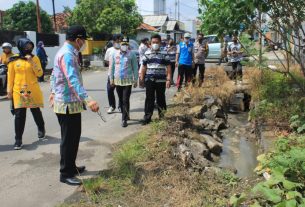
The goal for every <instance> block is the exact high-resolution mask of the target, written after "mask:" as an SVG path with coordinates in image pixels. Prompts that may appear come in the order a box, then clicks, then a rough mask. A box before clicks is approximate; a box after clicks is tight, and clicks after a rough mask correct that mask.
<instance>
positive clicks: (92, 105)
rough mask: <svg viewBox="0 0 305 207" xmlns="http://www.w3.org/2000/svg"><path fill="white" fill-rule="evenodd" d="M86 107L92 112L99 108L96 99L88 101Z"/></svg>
mask: <svg viewBox="0 0 305 207" xmlns="http://www.w3.org/2000/svg"><path fill="white" fill-rule="evenodd" d="M88 107H89V108H90V109H91V111H93V112H98V110H99V109H100V107H99V105H98V103H97V102H96V101H89V102H88Z"/></svg>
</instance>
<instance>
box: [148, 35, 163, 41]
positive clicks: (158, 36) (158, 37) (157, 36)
mask: <svg viewBox="0 0 305 207" xmlns="http://www.w3.org/2000/svg"><path fill="white" fill-rule="evenodd" d="M150 39H151V40H152V39H159V41H160V42H161V36H160V35H159V34H154V35H153V36H151V38H150Z"/></svg>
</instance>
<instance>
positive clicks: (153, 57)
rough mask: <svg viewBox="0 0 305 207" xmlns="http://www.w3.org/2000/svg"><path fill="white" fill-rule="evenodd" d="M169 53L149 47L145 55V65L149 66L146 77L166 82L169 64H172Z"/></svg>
mask: <svg viewBox="0 0 305 207" xmlns="http://www.w3.org/2000/svg"><path fill="white" fill-rule="evenodd" d="M170 63H171V62H170V59H169V56H168V55H167V54H164V53H161V52H160V51H153V50H151V49H148V50H147V51H146V52H145V55H144V57H143V65H144V66H147V70H146V75H145V79H146V80H147V79H150V80H153V81H156V82H166V76H167V66H168V65H170Z"/></svg>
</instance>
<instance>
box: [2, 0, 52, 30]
mask: <svg viewBox="0 0 305 207" xmlns="http://www.w3.org/2000/svg"><path fill="white" fill-rule="evenodd" d="M40 18H41V27H42V32H44V33H50V32H52V30H53V28H52V22H51V20H50V17H49V15H48V14H47V12H45V11H44V10H42V9H41V8H40ZM3 27H4V29H6V30H17V31H37V18H36V4H35V3H34V2H32V1H29V2H27V3H25V2H23V1H21V2H19V3H17V4H14V6H13V7H12V8H11V9H8V10H7V11H6V13H5V16H4V24H3Z"/></svg>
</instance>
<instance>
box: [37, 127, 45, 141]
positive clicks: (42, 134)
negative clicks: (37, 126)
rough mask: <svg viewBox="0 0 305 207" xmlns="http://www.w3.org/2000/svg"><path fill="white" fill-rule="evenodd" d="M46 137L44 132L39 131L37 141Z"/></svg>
mask: <svg viewBox="0 0 305 207" xmlns="http://www.w3.org/2000/svg"><path fill="white" fill-rule="evenodd" d="M45 137H46V130H45V129H43V130H39V131H38V139H44V138H45Z"/></svg>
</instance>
